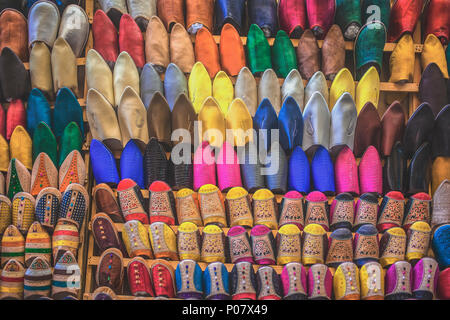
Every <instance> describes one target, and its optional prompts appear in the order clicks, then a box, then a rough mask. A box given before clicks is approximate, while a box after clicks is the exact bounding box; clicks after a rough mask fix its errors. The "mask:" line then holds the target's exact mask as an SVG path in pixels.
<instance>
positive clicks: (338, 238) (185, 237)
mask: <svg viewBox="0 0 450 320" xmlns="http://www.w3.org/2000/svg"><path fill="white" fill-rule="evenodd" d="M155 220H156V219H155ZM160 220H164V217H160ZM319 223H320V221H318V223H309V224H306V226H305V228H304V229H303V233H301V231H300V228H299V227H298V226H297V225H295V224H285V225H283V226H281V227H280V228H279V229H278V231H277V232H276V238H275V237H274V233H273V231H272V230H271V229H270V228H269V227H268V226H267V225H263V224H259V225H255V226H254V227H253V228H252V229H251V231H250V233H248V232H247V230H246V229H245V228H244V227H243V226H234V227H232V228H231V229H229V230H228V231H227V233H226V236H225V233H224V231H223V230H222V229H221V228H220V227H218V226H217V225H213V224H208V225H207V226H205V227H204V228H202V233H201V234H200V231H199V228H198V227H197V226H196V225H195V224H194V223H192V222H184V223H182V224H181V225H180V226H178V227H177V229H176V230H177V231H176V232H175V231H174V230H173V229H172V228H171V227H170V226H169V225H168V224H166V223H165V222H162V221H156V222H153V223H151V224H150V225H149V226H148V227H146V226H144V224H142V223H141V222H140V221H138V220H130V221H127V222H126V223H125V224H124V225H123V227H122V230H121V234H122V237H121V238H122V241H121V240H120V237H119V232H118V229H117V227H116V225H115V224H114V223H113V221H112V220H111V219H110V218H109V217H108V215H106V214H104V213H97V214H96V215H95V216H94V217H93V219H92V222H91V226H92V232H93V235H94V240H95V243H96V245H97V247H98V248H99V249H100V251H101V252H103V251H105V250H106V249H108V248H111V247H114V248H116V249H121V250H122V252H123V253H125V250H124V248H125V249H126V253H127V254H128V256H129V257H131V258H132V257H136V256H142V257H146V258H148V259H153V258H154V257H155V258H157V259H168V260H173V261H177V260H184V259H193V260H196V261H203V262H213V261H221V262H224V263H225V262H231V263H236V262H238V261H241V260H242V261H249V262H251V263H256V264H260V265H275V264H279V265H284V264H286V263H288V262H293V261H298V262H300V261H302V262H303V263H305V264H309V263H326V264H327V265H329V266H330V267H336V266H337V265H338V264H340V263H342V262H345V261H353V260H354V261H355V263H356V264H358V265H359V266H360V265H362V264H364V263H365V262H367V260H372V259H374V260H377V261H378V259H379V258H380V262H381V265H382V266H383V267H387V266H389V265H390V264H392V263H393V262H395V261H397V260H399V259H400V260H404V259H407V260H408V261H410V262H414V261H416V260H419V259H421V258H422V257H424V256H427V254H428V250H429V248H430V242H431V241H430V238H431V234H432V230H431V228H430V226H429V225H428V223H426V222H424V221H417V222H414V223H413V224H412V225H411V226H410V227H409V228H408V233H406V232H405V231H404V229H402V228H400V227H395V226H394V225H393V224H388V223H386V224H383V225H382V226H381V227H384V228H386V229H384V230H383V232H384V234H383V236H382V237H381V242H379V234H378V230H377V228H375V227H374V226H373V225H370V224H364V225H362V226H360V227H359V228H358V229H357V230H356V234H355V237H354V238H353V234H352V232H351V231H350V229H348V228H345V227H339V228H335V230H334V231H333V232H332V233H331V234H330V236H329V237H328V236H327V232H326V230H325V229H324V228H323V227H322V226H321V225H320V224H319ZM448 227H449V225H443V227H442V226H440V227H438V228H437V229H436V231H435V232H434V235H433V248H434V249H435V250H434V252H435V255H436V257H437V259H438V261H439V262H440V263H442V264H443V265H445V263H446V259H448V254H446V253H445V252H442V243H441V242H442V241H444V242H445V236H448ZM272 229H273V228H272ZM275 230H276V229H275ZM249 234H250V236H249Z"/></svg>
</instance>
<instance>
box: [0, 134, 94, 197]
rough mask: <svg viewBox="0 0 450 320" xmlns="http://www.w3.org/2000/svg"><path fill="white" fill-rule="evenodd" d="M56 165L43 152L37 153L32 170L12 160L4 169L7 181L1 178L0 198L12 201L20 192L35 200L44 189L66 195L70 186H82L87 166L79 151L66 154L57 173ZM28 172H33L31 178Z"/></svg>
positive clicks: (16, 160) (14, 159) (16, 159)
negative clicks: (50, 189) (5, 196)
mask: <svg viewBox="0 0 450 320" xmlns="http://www.w3.org/2000/svg"><path fill="white" fill-rule="evenodd" d="M75 139H76V138H75V137H74V140H75ZM72 142H73V141H72ZM22 147H23V145H22ZM47 147H48V146H47ZM47 147H46V148H47ZM50 147H51V146H50ZM74 149H76V148H74ZM29 160H31V159H29ZM25 163H27V162H25ZM56 164H57V163H56V162H55V159H52V158H50V157H49V155H48V154H47V153H45V152H40V153H39V154H38V155H37V157H36V159H35V161H34V165H33V167H32V168H31V167H29V166H28V165H25V164H24V163H22V161H21V160H19V159H18V158H12V159H11V161H10V162H9V165H8V167H7V168H8V171H7V174H6V179H5V178H4V176H3V174H1V175H0V177H1V178H2V179H0V180H1V183H0V191H2V192H1V194H5V195H7V196H8V198H9V199H10V200H13V198H14V196H15V195H16V194H17V193H19V192H23V193H27V194H30V197H31V196H38V195H39V194H40V193H41V192H42V190H44V189H45V188H52V189H55V190H57V191H58V188H59V191H58V192H59V193H61V192H64V191H66V189H67V188H68V186H69V185H70V184H80V185H84V182H85V178H86V165H85V163H84V159H83V157H82V156H81V154H80V152H79V151H78V150H73V151H70V153H68V155H67V157H65V160H64V161H63V162H62V163H61V166H60V168H59V171H58V169H57V166H56ZM29 169H32V171H31V174H30V171H29ZM5 182H6V192H5Z"/></svg>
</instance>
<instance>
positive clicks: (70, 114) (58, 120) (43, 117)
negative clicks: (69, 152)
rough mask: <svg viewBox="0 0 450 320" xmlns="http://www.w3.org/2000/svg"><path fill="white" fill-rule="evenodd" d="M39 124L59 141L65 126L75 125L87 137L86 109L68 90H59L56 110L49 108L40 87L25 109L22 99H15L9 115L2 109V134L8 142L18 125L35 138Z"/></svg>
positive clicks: (29, 97)
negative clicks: (84, 114) (45, 125)
mask: <svg viewBox="0 0 450 320" xmlns="http://www.w3.org/2000/svg"><path fill="white" fill-rule="evenodd" d="M40 122H45V123H46V124H47V126H48V127H50V128H51V130H52V131H53V133H54V135H55V137H56V139H58V140H59V139H61V137H62V135H63V132H64V129H65V128H66V126H67V125H68V124H69V123H70V122H76V124H77V125H78V127H79V129H80V131H81V135H82V136H83V137H84V123H83V109H82V108H81V106H80V104H79V103H78V100H77V98H76V97H75V95H74V94H73V92H72V91H71V90H70V89H69V88H66V87H63V88H61V89H60V90H59V91H58V93H57V95H56V101H55V103H54V108H51V107H50V103H49V101H48V100H47V97H45V95H44V94H43V93H42V91H41V90H39V89H37V88H34V89H33V90H31V92H30V95H29V96H28V100H27V107H26V108H25V106H24V103H23V102H22V100H12V101H11V102H10V103H9V106H8V108H7V110H6V112H5V109H4V108H3V107H1V108H0V134H1V135H2V136H3V137H4V139H6V140H7V141H9V140H10V139H11V136H12V133H13V132H14V129H15V128H16V127H17V126H19V125H20V126H22V127H24V128H26V129H27V131H28V134H29V135H30V136H33V135H34V131H35V130H36V128H37V127H38V125H39V123H40Z"/></svg>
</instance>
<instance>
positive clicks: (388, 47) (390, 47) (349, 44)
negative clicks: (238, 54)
mask: <svg viewBox="0 0 450 320" xmlns="http://www.w3.org/2000/svg"><path fill="white" fill-rule="evenodd" d="M213 38H214V40H215V41H216V43H217V44H219V43H220V36H219V35H214V36H213ZM191 40H192V43H195V36H193V35H191ZM414 40H415V39H414ZM241 41H242V44H243V45H244V46H245V45H247V37H241ZM267 41H268V42H269V45H270V46H273V43H274V41H275V38H267ZM291 42H292V45H293V46H294V48H297V47H298V43H299V39H291ZM317 44H318V45H319V48H322V46H323V40H317ZM396 45H397V44H396V43H386V44H385V46H384V49H383V51H384V52H392V51H394V49H395V46H396ZM354 46H355V45H354V41H345V50H347V51H353V49H354ZM414 50H415V52H416V53H421V52H422V50H423V45H422V44H420V40H419V41H415V44H414Z"/></svg>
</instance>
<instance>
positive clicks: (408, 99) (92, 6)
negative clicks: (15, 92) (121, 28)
mask: <svg viewBox="0 0 450 320" xmlns="http://www.w3.org/2000/svg"><path fill="white" fill-rule="evenodd" d="M98 8H99V6H98V4H97V3H96V2H95V0H85V10H86V13H87V15H88V18H89V22H90V24H92V22H93V17H94V12H95V10H96V9H98ZM421 38H422V35H421V23H420V21H419V23H418V24H417V26H416V30H415V32H414V34H413V41H414V43H415V53H416V59H415V69H414V77H413V82H412V83H405V84H395V83H390V82H385V81H383V79H385V78H386V76H385V75H384V76H383V75H382V77H381V79H382V82H381V88H380V89H381V94H380V104H381V101H382V100H381V98H383V96H384V95H387V94H390V93H394V94H399V95H400V96H401V97H402V98H403V99H402V101H401V102H402V105H403V106H404V111H405V113H406V115H407V117H408V118H409V116H411V115H412V114H413V112H414V111H415V109H416V108H417V107H418V106H419V99H418V92H419V82H420V79H421V74H422V69H421V63H420V54H421V52H422V50H423V45H422V44H421V43H422V42H421V41H422V39H421ZM214 39H215V41H216V43H219V42H220V36H217V35H215V36H214ZM241 39H242V42H243V44H244V45H245V44H246V41H247V38H246V37H241ZM192 41H193V42H194V41H195V37H192ZM273 41H274V39H273V38H271V39H269V44H270V45H272V44H273ZM291 41H292V43H293V45H294V47H297V46H298V40H296V39H292V40H291ZM318 44H319V47H320V48H321V47H322V44H323V41H318ZM395 46H396V44H395V43H386V45H385V47H384V52H385V57H384V61H385V65H384V67H383V68H384V70H389V66H388V65H386V62H388V61H389V60H388V59H386V58H388V57H389V56H390V54H391V53H392V51H393V50H394V49H395ZM92 47H93V39H92V30H91V32H90V35H89V41H88V44H87V46H86V53H87V51H88V50H89V49H90V48H92ZM345 48H346V50H347V51H349V52H351V51H353V49H354V43H353V42H349V41H347V42H346V45H345ZM85 61H86V60H85V59H84V58H80V59H78V61H77V62H78V63H79V65H83V64H85ZM161 79H162V80H163V79H164V75H161ZM231 80H232V82H233V84H234V83H235V82H236V77H231ZM256 81H257V83H258V82H259V78H256ZM283 81H284V79H279V82H280V85H281V84H282V83H283ZM327 82H328V86H331V82H330V81H327ZM304 83H305V85H306V83H307V82H306V81H304ZM86 92H87V90H86V86H85V90H84V98H82V99H80V101H81V102H80V103H82V102H83V105H84V104H85V101H86ZM387 107H388V105H385V106H379V108H378V112H379V114H380V116H382V115H383V113H384V112H385V111H386V109H387ZM89 141H90V138H89ZM88 146H89V145H88V144H87V148H88ZM115 156H116V158H118V157H119V155H115ZM358 160H359V159H358ZM91 171H92V170H90V171H89V182H90V183H89V186H90V189H89V191H88V192H89V193H90V194H91V195H92V188H93V186H94V185H95V184H94V183H95V182H94V178H93V175H92V172H91ZM142 194H143V196H144V198H146V199H148V191H147V190H142ZM276 198H277V202H278V203H279V202H280V201H281V196H279V195H276ZM332 199H333V198H329V201H331V200H332ZM90 203H91V204H90V210H89V213H90V215H89V217H88V220H87V221H91V219H92V217H93V216H94V215H95V214H96V213H97V209H96V205H95V203H94V201H92V200H91V201H90ZM115 225H116V227H117V229H118V231H119V233H121V231H122V229H123V224H120V223H118V224H115ZM146 227H148V226H146ZM172 229H173V230H174V231H175V232H176V230H177V226H172ZM201 229H202V228H200V230H201ZM223 230H224V233H225V234H226V233H227V232H228V228H224V229H223ZM91 231H92V230H91V223H86V224H85V232H86V234H87V237H86V238H85V239H84V241H85V242H86V243H85V245H84V247H85V249H86V254H87V256H86V262H87V263H85V273H86V276H85V280H86V281H85V284H84V286H83V288H84V295H83V298H84V299H90V298H91V297H92V292H93V291H94V290H95V288H96V283H95V273H96V269H97V266H98V263H99V259H100V253H99V252H98V248H96V245H95V242H94V238H93V235H92V232H91ZM276 232H277V231H273V233H274V236H276ZM380 237H381V236H380ZM431 255H432V253H431ZM129 261H130V259H128V258H124V267H126V266H127V265H128V263H129ZM146 261H147V264H148V265H149V266H151V265H152V264H153V263H154V260H150V259H147V260H146ZM168 263H170V264H171V265H172V267H173V268H174V269H175V268H176V266H177V264H178V261H169V262H168ZM199 265H200V267H201V269H202V270H204V269H205V268H206V266H207V264H206V263H202V262H200V263H199ZM225 266H226V268H227V270H228V271H231V269H232V268H233V264H229V263H227V264H225ZM259 267H260V266H258V265H254V268H255V270H257V269H258V268H259ZM272 267H273V268H274V269H275V270H276V272H277V273H278V274H280V273H281V271H282V268H283V267H282V266H272ZM331 271H332V273H333V274H334V270H333V269H331ZM82 272H83V270H82ZM134 298H135V297H133V296H129V295H118V299H120V300H130V299H134ZM144 299H147V300H153V299H154V298H144Z"/></svg>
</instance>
